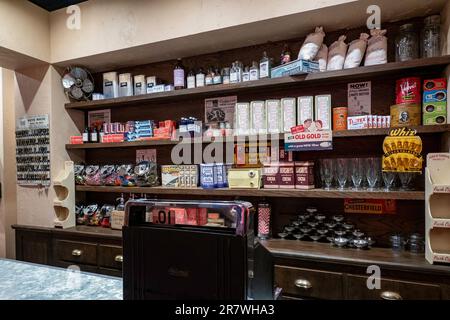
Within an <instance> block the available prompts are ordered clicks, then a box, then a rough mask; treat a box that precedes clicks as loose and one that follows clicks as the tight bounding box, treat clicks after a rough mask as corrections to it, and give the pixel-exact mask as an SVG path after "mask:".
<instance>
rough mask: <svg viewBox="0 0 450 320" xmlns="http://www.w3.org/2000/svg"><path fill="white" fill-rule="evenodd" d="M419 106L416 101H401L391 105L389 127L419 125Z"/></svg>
mask: <svg viewBox="0 0 450 320" xmlns="http://www.w3.org/2000/svg"><path fill="white" fill-rule="evenodd" d="M420 122H421V108H420V105H419V104H417V103H401V104H395V105H393V106H391V127H405V126H419V125H420Z"/></svg>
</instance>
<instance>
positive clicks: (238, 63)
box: [235, 60, 244, 82]
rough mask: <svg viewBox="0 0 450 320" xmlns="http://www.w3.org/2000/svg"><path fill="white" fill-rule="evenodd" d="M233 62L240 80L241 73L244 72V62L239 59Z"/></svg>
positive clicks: (239, 80) (240, 80)
mask: <svg viewBox="0 0 450 320" xmlns="http://www.w3.org/2000/svg"><path fill="white" fill-rule="evenodd" d="M235 64H236V70H237V77H238V82H242V74H243V73H244V64H243V63H242V62H241V61H239V60H236V62H235Z"/></svg>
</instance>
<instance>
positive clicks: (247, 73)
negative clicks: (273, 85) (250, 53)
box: [242, 67, 250, 82]
mask: <svg viewBox="0 0 450 320" xmlns="http://www.w3.org/2000/svg"><path fill="white" fill-rule="evenodd" d="M247 81H250V68H249V67H245V68H244V72H242V82H247Z"/></svg>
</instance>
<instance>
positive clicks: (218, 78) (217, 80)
mask: <svg viewBox="0 0 450 320" xmlns="http://www.w3.org/2000/svg"><path fill="white" fill-rule="evenodd" d="M221 83H222V75H221V74H220V71H219V67H216V68H215V69H214V77H213V84H221Z"/></svg>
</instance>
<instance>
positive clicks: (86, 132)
mask: <svg viewBox="0 0 450 320" xmlns="http://www.w3.org/2000/svg"><path fill="white" fill-rule="evenodd" d="M90 135H91V133H90V132H89V127H86V128H85V129H84V132H83V143H88V142H89V138H90Z"/></svg>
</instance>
